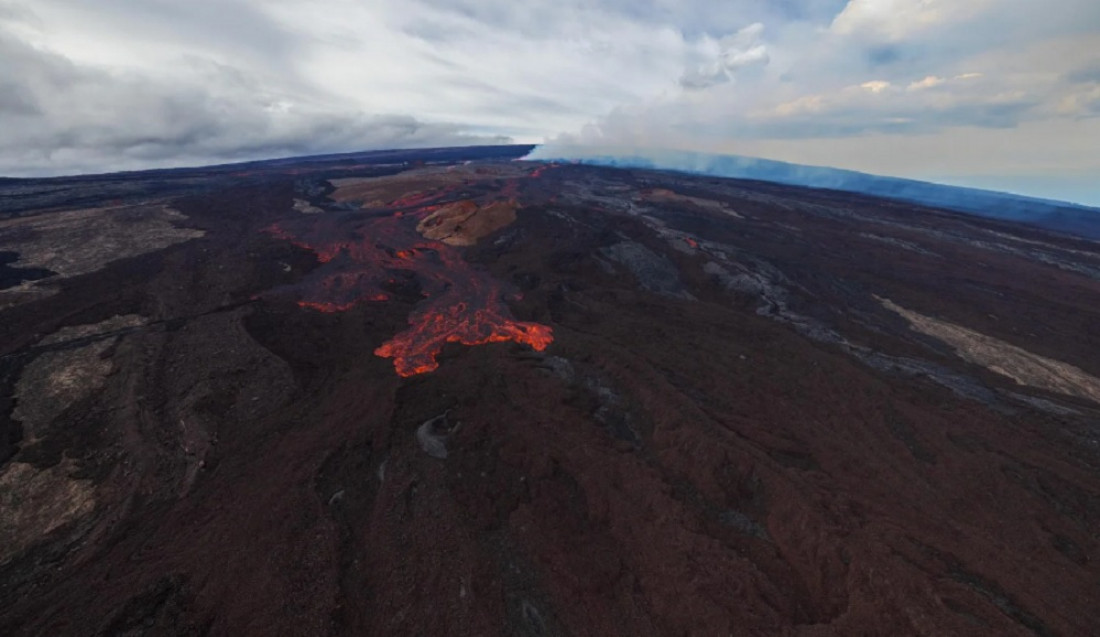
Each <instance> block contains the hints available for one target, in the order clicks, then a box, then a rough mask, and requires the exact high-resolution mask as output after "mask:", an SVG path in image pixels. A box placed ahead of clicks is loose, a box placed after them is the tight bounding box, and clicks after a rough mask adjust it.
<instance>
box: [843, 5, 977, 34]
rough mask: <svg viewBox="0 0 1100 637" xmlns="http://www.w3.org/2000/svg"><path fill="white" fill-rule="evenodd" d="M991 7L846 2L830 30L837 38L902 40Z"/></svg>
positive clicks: (974, 14)
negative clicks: (857, 37)
mask: <svg viewBox="0 0 1100 637" xmlns="http://www.w3.org/2000/svg"><path fill="white" fill-rule="evenodd" d="M991 4H992V1H991V0H961V1H960V0H849V2H848V5H847V6H845V7H844V10H843V11H841V12H840V13H839V14H838V15H837V16H836V18H835V19H834V20H833V23H832V26H831V29H832V31H833V32H834V33H836V34H839V35H857V36H864V37H869V38H882V39H886V40H903V39H906V38H908V37H911V36H914V35H917V34H919V33H920V32H922V31H925V30H927V29H929V28H932V27H936V26H939V25H942V24H945V23H951V22H959V21H962V20H967V19H970V18H973V17H974V16H977V15H979V14H980V13H981V12H982V11H984V10H985V9H987V8H988V7H989V6H990V5H991Z"/></svg>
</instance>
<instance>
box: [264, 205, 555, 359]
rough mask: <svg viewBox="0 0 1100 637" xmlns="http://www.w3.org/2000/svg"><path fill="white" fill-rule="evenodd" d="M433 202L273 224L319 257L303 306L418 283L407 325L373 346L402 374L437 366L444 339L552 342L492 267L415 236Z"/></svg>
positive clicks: (368, 298) (364, 299) (329, 306)
mask: <svg viewBox="0 0 1100 637" xmlns="http://www.w3.org/2000/svg"><path fill="white" fill-rule="evenodd" d="M408 199H409V200H415V199H419V198H413V197H410V198H408ZM408 203H410V201H408V200H405V201H401V200H399V201H398V202H394V205H395V206H396V205H402V204H404V205H408ZM415 203H417V204H418V203H422V201H416V202H415ZM437 208H438V206H424V207H422V208H419V209H417V210H414V211H411V212H392V213H388V214H386V215H384V216H378V215H374V216H370V215H369V213H357V214H343V215H340V214H329V215H324V216H321V217H311V218H305V219H301V220H295V221H293V222H291V224H293V225H294V226H296V227H295V228H293V229H291V228H289V227H286V226H288V225H290V224H284V225H279V224H276V225H273V226H271V227H269V228H267V232H269V233H270V234H272V235H274V236H276V237H278V238H281V239H286V240H288V241H290V242H292V243H294V244H295V245H297V246H300V247H303V248H307V249H309V250H312V251H313V252H314V253H316V255H317V259H318V260H319V261H321V263H322V266H321V267H319V268H318V269H317V270H315V271H314V272H313V273H311V274H310V275H309V276H307V277H306V278H305V279H304V280H303V281H302V283H301V284H300V286H297V287H299V288H300V289H301V290H302V298H301V300H299V301H298V305H299V306H301V307H304V308H309V309H313V310H317V311H320V312H343V311H346V310H349V309H351V308H353V307H355V306H356V305H359V304H362V303H368V302H383V301H387V300H389V299H390V298H391V294H390V293H388V292H387V289H391V290H392V289H393V286H394V285H395V284H397V282H398V281H400V280H402V279H404V280H409V279H410V278H413V277H414V278H415V279H416V280H417V281H419V286H420V291H421V293H422V294H423V295H424V297H425V299H424V300H423V301H421V303H420V305H419V306H418V307H417V309H416V310H415V311H414V312H413V313H412V314H410V315H409V328H408V329H407V330H405V331H403V332H400V333H398V334H396V335H395V336H394V337H393V338H391V339H390V340H388V341H386V342H385V343H383V344H382V345H381V346H379V347H378V348H377V349H375V351H374V353H375V354H376V355H378V356H382V357H386V358H393V366H394V370H395V371H396V372H397V373H398V374H399V375H400V376H414V375H416V374H423V373H426V372H431V371H434V370H435V369H437V368H438V367H439V363H438V362H437V361H436V356H437V355H438V354H439V352H440V351H441V350H442V349H443V346H444V345H445V344H447V343H462V344H463V345H483V344H485V343H498V342H502V341H515V342H517V343H524V344H527V345H530V346H531V347H532V348H534V349H535V350H538V351H542V350H544V349H546V347H547V346H548V345H550V343H551V342H553V340H554V337H553V330H552V329H551V328H550V327H549V326H546V325H542V324H539V323H532V322H527V321H517V320H515V319H514V318H513V317H512V314H511V312H510V311H509V310H508V307H507V306H506V305H505V303H504V300H503V299H504V295H505V291H504V290H503V289H502V286H501V284H500V283H499V282H497V281H495V280H494V279H493V278H492V276H491V275H490V274H489V273H487V272H483V271H480V270H476V269H474V268H473V267H472V266H471V265H470V264H468V263H467V262H466V261H465V260H463V258H462V255H461V252H460V251H459V250H458V249H457V248H454V247H451V246H448V245H446V244H444V243H441V242H438V241H430V240H426V239H424V238H423V237H421V236H420V235H419V234H417V232H416V230H415V228H416V225H417V223H418V222H419V221H420V220H421V219H423V218H424V217H426V216H427V215H429V214H431V212H432V211H434V210H436V209H437ZM297 226H301V228H300V229H299V228H298V227H297Z"/></svg>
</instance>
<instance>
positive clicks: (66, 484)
mask: <svg viewBox="0 0 1100 637" xmlns="http://www.w3.org/2000/svg"><path fill="white" fill-rule="evenodd" d="M499 152H503V151H499ZM432 156H433V157H436V162H437V163H434V164H428V165H420V166H418V165H414V164H410V163H406V164H401V165H387V166H384V167H379V166H374V165H371V164H369V162H367V163H363V162H358V161H357V162H354V163H350V164H348V163H344V164H336V163H324V162H316V161H315V162H312V163H309V164H303V165H302V166H296V165H295V164H294V163H293V162H287V161H283V162H279V163H278V164H276V165H271V166H265V165H259V166H254V167H250V169H249V171H248V172H247V173H241V175H242V176H241V177H240V178H239V179H238V180H234V179H231V178H227V177H226V175H225V174H223V173H218V174H217V175H216V176H215V177H209V178H208V177H204V176H203V175H204V173H201V172H199V173H195V172H189V173H187V174H188V175H189V177H188V179H189V180H190V181H188V186H187V188H188V190H187V192H185V193H183V194H182V195H181V194H180V192H179V191H178V190H171V191H164V192H161V191H158V190H157V188H158V186H157V184H159V183H169V181H170V180H169V179H168V178H167V177H164V176H158V175H150V174H135V175H131V176H129V177H119V178H114V180H113V181H112V182H111V183H112V186H111V188H112V189H113V190H110V192H109V193H108V194H105V195H103V196H104V197H105V198H104V199H103V200H99V199H97V195H96V194H95V192H94V191H92V192H90V191H89V190H88V189H87V188H84V187H82V186H81V183H83V182H75V183H74V184H69V185H66V184H64V183H62V184H55V183H54V182H41V183H37V182H36V183H34V184H24V185H21V186H20V187H21V188H24V189H29V190H28V191H30V190H34V191H35V192H38V191H41V192H47V191H48V192H49V193H52V194H50V198H49V207H48V208H47V209H41V210H29V209H26V206H22V207H21V208H20V209H19V211H18V214H19V221H18V223H16V222H14V221H13V222H10V223H6V224H5V225H0V251H6V253H10V258H7V257H6V258H5V260H4V263H9V264H13V265H11V266H4V267H5V268H7V269H6V270H5V271H4V274H5V279H4V280H5V282H8V283H6V284H9V283H10V285H11V286H13V289H14V286H18V285H22V286H23V288H26V289H31V288H33V289H35V290H37V289H39V288H42V289H48V294H46V293H43V294H37V293H36V294H31V293H19V294H15V293H13V294H10V295H9V296H8V297H6V299H5V303H4V304H3V305H2V306H0V634H4V635H233V636H237V635H253V634H255V635H268V634H270V635H459V636H461V635H471V636H483V635H517V636H536V635H578V636H580V635H591V636H600V637H602V636H606V635H731V634H732V635H761V636H772V635H775V636H779V635H783V636H804V637H811V636H826V635H838V636H839V635H844V636H847V635H959V636H963V635H966V636H970V635H989V636H994V635H995V636H1006V635H1007V636H1012V635H1019V636H1028V635H1040V636H1048V635H1061V636H1078V635H1079V636H1086V635H1096V634H1100V611H1098V608H1100V605H1098V604H1097V601H1098V600H1100V531H1098V529H1100V404H1098V402H1097V401H1098V400H1100V357H1098V356H1097V354H1096V352H1097V351H1100V342H1098V341H1100V328H1098V326H1100V322H1098V320H1100V244H1097V243H1094V242H1091V241H1087V240H1084V239H1079V238H1073V237H1069V236H1062V235H1057V234H1052V233H1048V232H1044V231H1041V230H1037V229H1034V228H1026V227H1023V226H1017V225H1013V224H1011V223H1007V222H998V221H993V220H989V219H981V218H976V217H969V216H965V215H960V214H954V213H948V212H944V211H940V210H934V209H928V208H922V207H919V206H915V205H911V204H906V203H898V202H893V201H889V200H883V199H875V198H869V197H861V196H856V195H851V194H844V193H838V192H831V191H818V190H810V189H802V188H796V187H788V186H779V185H775V184H768V183H763V182H750V181H738V180H731V179H713V178H705V177H697V176H685V175H682V174H675V173H662V172H655V171H640V170H619V169H611V168H596V167H590V166H573V165H551V164H541V163H529V162H517V161H499V160H497V161H473V162H450V161H449V160H440V159H439V157H444V155H440V154H439V153H438V152H437V153H436V154H435V155H432ZM127 179H129V180H132V181H133V183H129V184H128V183H125V182H126V180H127ZM36 188H37V189H39V190H35V189H36ZM88 188H90V186H89V187H88ZM119 191H125V192H134V193H140V195H141V201H129V200H128V201H125V202H123V204H125V205H126V206H130V207H127V208H124V209H119V208H118V207H117V205H119V204H117V202H114V203H113V200H108V199H106V197H108V196H109V197H116V193H117V192H119ZM66 193H68V194H66ZM70 195H71V197H72V199H71V202H72V203H71V204H68V203H66V201H67V200H66V199H65V197H66V196H70ZM119 210H125V214H122V213H120V212H118V211H119ZM74 211H79V212H74ZM166 211H167V212H166ZM57 215H61V216H57ZM99 215H107V216H109V218H110V221H111V222H110V224H107V225H103V224H99V223H97V216H99ZM54 217H56V218H57V219H62V220H63V221H64V224H65V237H64V238H65V241H69V237H72V236H82V233H83V235H86V236H88V237H90V239H89V242H88V244H87V245H88V246H91V247H93V248H95V249H96V250H99V252H97V254H96V255H95V258H90V257H89V258H87V259H84V260H83V261H82V263H84V264H85V265H83V266H82V267H81V268H79V269H75V270H73V271H72V272H67V271H66V272H61V271H60V270H59V269H58V268H54V267H53V265H52V264H54V263H55V261H56V259H54V260H49V259H46V258H45V257H43V256H42V255H50V254H53V253H52V252H51V249H54V248H56V247H57V246H55V245H54V243H55V240H56V237H54V236H52V235H51V233H49V232H46V231H39V230H37V229H41V228H49V227H52V225H51V224H52V223H53V222H52V221H51V219H54ZM81 224H83V225H82V226H81ZM125 224H131V225H132V226H133V228H134V232H151V231H152V230H150V229H153V230H155V231H156V233H157V236H158V237H163V238H164V240H159V239H158V241H156V242H152V243H149V244H148V245H147V246H146V245H144V244H143V247H141V249H137V247H134V249H130V247H127V249H125V250H118V251H115V252H112V251H110V250H107V249H106V247H104V248H102V249H100V248H98V247H96V246H107V242H98V243H97V242H96V241H95V240H94V239H93V238H94V237H95V236H97V235H96V233H97V232H99V231H100V229H101V228H108V229H109V231H110V232H111V233H113V235H112V236H114V235H117V234H118V233H119V232H121V231H120V229H119V228H120V227H122V226H124V225H125ZM54 225H56V224H54ZM78 226H80V227H78ZM65 245H68V244H67V243H66V244H65ZM62 247H63V246H62ZM4 253H5V252H0V254H4ZM22 264H29V265H27V266H26V267H27V268H28V271H27V274H26V276H27V279H28V280H30V279H34V281H33V282H32V283H22V284H21V283H20V281H19V279H20V276H19V271H20V266H21V265H22ZM31 266H34V267H38V268H46V270H47V271H45V272H42V271H38V270H34V269H33V268H31ZM51 273H60V275H54V274H51ZM61 275H64V276H61ZM43 286H48V288H47V287H43ZM20 289H22V288H20Z"/></svg>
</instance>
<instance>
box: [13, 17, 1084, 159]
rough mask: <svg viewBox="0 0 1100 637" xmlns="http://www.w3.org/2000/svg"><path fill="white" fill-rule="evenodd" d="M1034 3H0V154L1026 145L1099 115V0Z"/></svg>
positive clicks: (849, 153)
mask: <svg viewBox="0 0 1100 637" xmlns="http://www.w3.org/2000/svg"><path fill="white" fill-rule="evenodd" d="M1055 4H1056V5H1057V7H1051V6H1049V5H1045V4H1043V3H1036V2H1034V0H972V1H967V2H959V1H956V2H948V1H947V0H849V1H848V2H844V0H785V1H784V2H782V3H776V2H770V1H766V0H729V1H727V2H723V3H714V2H712V1H711V0H642V1H641V2H627V1H626V0H529V1H528V2H523V3H516V2H513V1H511V0H372V1H371V2H367V3H364V2H359V1H357V0H311V1H306V0H267V1H261V0H192V1H190V2H186V3H172V2H159V1H158V2H153V1H150V0H146V1H144V2H133V1H132V0H84V1H83V2H80V3H74V2H71V1H69V0H33V2H32V1H31V0H15V1H13V0H0V48H2V50H0V59H2V60H3V63H2V64H0V117H2V118H3V120H4V122H3V123H4V125H3V126H0V148H2V149H3V151H2V152H0V174H13V173H23V174H25V173H29V172H51V171H56V172H71V171H73V170H92V169H94V170H103V169H112V168H118V167H137V166H142V165H144V166H148V165H152V164H157V163H160V164H179V163H200V162H204V161H211V160H214V161H222V160H225V159H232V158H245V157H258V156H264V155H271V154H294V153H299V152H327V151H338V150H354V149H361V148H368V147H380V146H387V145H392V146H396V145H436V144H451V143H456V144H457V143H468V142H476V141H489V140H497V139H500V138H501V137H510V138H512V139H515V140H517V141H521V142H538V141H541V140H543V139H545V138H553V137H555V136H556V135H558V134H559V133H562V132H568V133H570V138H571V139H574V140H578V139H580V140H583V139H592V140H597V141H599V140H602V141H607V140H612V141H615V142H621V143H623V144H627V145H647V144H648V145H665V146H673V147H681V148H688V149H717V148H721V149H727V150H736V149H737V148H739V147H744V148H747V149H749V148H757V147H760V148H765V147H766V146H760V145H761V144H765V145H766V144H781V145H782V144H787V143H791V144H805V145H806V147H807V148H811V147H813V148H818V147H826V146H828V145H830V144H833V145H835V147H836V148H838V149H840V148H842V147H843V149H844V151H843V152H840V151H839V150H838V152H835V153H832V154H831V155H829V156H831V157H833V160H832V161H833V162H834V163H839V164H844V163H845V162H854V161H855V160H854V159H853V158H855V157H858V156H861V153H860V152H856V151H854V150H852V148H853V147H854V146H858V147H860V148H864V147H865V148H866V151H864V152H862V155H868V156H869V155H872V154H874V152H875V149H876V148H894V147H898V146H899V141H898V140H900V139H912V138H915V137H921V138H922V139H925V138H927V140H933V141H934V140H938V142H936V143H939V144H940V149H941V152H942V153H944V154H949V153H951V152H954V150H953V149H954V144H955V140H956V139H959V134H958V131H959V130H968V131H969V130H975V131H977V130H992V131H996V132H997V133H998V134H1000V135H1003V136H1005V137H1006V138H1009V139H1013V140H1016V141H1017V142H1018V143H1020V144H1021V149H1026V151H1027V152H1036V153H1038V152H1043V151H1044V149H1047V148H1048V147H1049V148H1054V147H1056V146H1058V145H1059V144H1065V143H1067V140H1064V139H1059V138H1058V137H1057V135H1059V134H1067V133H1066V131H1067V130H1070V129H1072V126H1070V127H1068V128H1067V127H1063V126H1061V125H1059V126H1055V125H1053V123H1063V122H1076V124H1074V125H1076V126H1079V127H1081V128H1082V129H1083V128H1084V127H1085V126H1086V125H1091V124H1088V122H1091V121H1092V120H1093V119H1096V118H1097V117H1098V115H1100V113H1098V112H1097V104H1096V96H1095V87H1096V84H1095V82H1096V81H1100V3H1097V2H1095V0H1057V2H1056V3H1055ZM746 25H748V26H746ZM731 80H732V81H731ZM1040 123H1051V125H1050V126H1045V127H1044V126H1038V125H1037V124H1040ZM1039 131H1043V132H1049V134H1050V136H1048V137H1034V138H1031V137H1028V136H1029V135H1031V136H1034V135H1039ZM982 139H985V138H984V137H982ZM933 141H926V142H923V143H927V144H930V145H931V144H933ZM853 145H854V146H853ZM783 147H784V148H786V146H783ZM1021 152H1023V150H1022V151H1021ZM826 154H827V155H828V153H826ZM1054 155H1055V154H1054V153H1053V152H1051V156H1054ZM792 157H793V155H792ZM795 159H797V158H796V157H795ZM981 161H983V162H985V163H984V164H983V166H987V167H996V166H998V165H1006V162H1007V156H1006V154H1005V153H1004V152H1003V149H1001V150H999V151H998V152H990V153H989V154H988V155H987V156H984V159H982V160H981ZM1069 168H1070V167H1067V169H1069ZM991 169H992V168H991Z"/></svg>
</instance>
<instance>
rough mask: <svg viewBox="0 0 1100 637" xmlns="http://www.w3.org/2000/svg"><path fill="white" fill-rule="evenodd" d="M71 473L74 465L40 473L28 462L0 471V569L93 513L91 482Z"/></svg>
mask: <svg viewBox="0 0 1100 637" xmlns="http://www.w3.org/2000/svg"><path fill="white" fill-rule="evenodd" d="M72 471H73V467H72V466H71V463H62V464H57V465H54V466H53V467H50V468H48V469H38V468H36V467H34V466H33V465H30V464H27V463H25V462H12V463H9V464H8V465H7V466H6V467H4V469H3V470H2V471H0V565H3V564H4V563H6V562H8V561H10V560H11V559H12V558H13V557H15V556H17V555H19V554H21V553H22V552H23V551H25V550H27V549H28V548H30V547H31V546H33V545H35V544H37V543H39V542H41V541H43V540H44V539H45V538H46V537H47V536H49V534H50V533H52V532H54V531H55V530H57V529H60V528H62V527H64V526H66V525H68V524H69V523H71V522H74V521H76V520H79V519H80V518H83V517H84V516H87V515H88V514H89V513H91V512H92V510H93V509H94V508H95V489H94V488H93V486H92V481H91V480H80V479H74V478H72V477H71V473H72Z"/></svg>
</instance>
